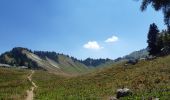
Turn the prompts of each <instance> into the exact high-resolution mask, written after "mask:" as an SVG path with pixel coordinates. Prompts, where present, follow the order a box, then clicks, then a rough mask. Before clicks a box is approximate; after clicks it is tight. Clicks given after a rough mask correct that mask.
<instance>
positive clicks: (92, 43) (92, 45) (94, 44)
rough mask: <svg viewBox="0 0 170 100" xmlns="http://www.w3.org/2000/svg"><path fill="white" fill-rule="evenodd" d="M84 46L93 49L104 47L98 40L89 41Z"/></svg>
mask: <svg viewBox="0 0 170 100" xmlns="http://www.w3.org/2000/svg"><path fill="white" fill-rule="evenodd" d="M83 47H84V48H86V49H93V50H99V49H102V48H103V47H101V46H100V45H99V44H98V43H97V41H89V42H88V43H86V44H85V45H84V46H83Z"/></svg>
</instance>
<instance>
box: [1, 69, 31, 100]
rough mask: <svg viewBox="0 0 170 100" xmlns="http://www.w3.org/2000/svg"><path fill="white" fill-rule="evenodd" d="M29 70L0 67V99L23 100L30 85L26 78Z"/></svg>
mask: <svg viewBox="0 0 170 100" xmlns="http://www.w3.org/2000/svg"><path fill="white" fill-rule="evenodd" d="M29 73H30V72H29V71H27V70H21V69H12V68H9V69H8V68H0V100H23V98H25V96H26V90H28V89H29V88H30V87H31V83H30V82H29V81H28V80H27V76H28V75H29Z"/></svg>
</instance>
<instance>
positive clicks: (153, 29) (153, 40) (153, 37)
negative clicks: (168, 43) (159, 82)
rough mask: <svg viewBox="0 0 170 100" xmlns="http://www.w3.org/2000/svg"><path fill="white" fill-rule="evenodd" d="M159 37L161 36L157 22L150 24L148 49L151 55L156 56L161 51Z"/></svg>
mask: <svg viewBox="0 0 170 100" xmlns="http://www.w3.org/2000/svg"><path fill="white" fill-rule="evenodd" d="M158 38H159V30H158V27H157V26H156V24H155V23H153V24H151V25H150V28H149V32H148V40H147V43H148V51H149V55H153V56H156V55H157V54H159V53H160V49H159V47H158V44H157V42H158Z"/></svg>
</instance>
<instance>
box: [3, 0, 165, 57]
mask: <svg viewBox="0 0 170 100" xmlns="http://www.w3.org/2000/svg"><path fill="white" fill-rule="evenodd" d="M140 1H141V0H140ZM140 1H138V2H137V1H135V0H0V53H3V52H5V51H9V50H11V49H12V48H13V47H26V48H29V49H32V50H41V51H55V52H57V53H64V54H68V55H70V56H73V57H77V58H78V59H85V58H87V57H91V58H111V59H115V58H117V57H121V56H124V55H127V54H129V53H131V52H133V51H136V50H140V49H143V48H146V47H147V43H146V40H147V33H148V29H149V25H150V24H152V23H153V22H154V23H156V24H157V26H158V27H159V29H160V30H162V29H164V28H165V25H164V22H163V15H162V12H161V11H160V12H155V11H154V10H153V9H152V8H151V7H148V9H147V10H146V11H145V12H141V11H140V4H141V2H140Z"/></svg>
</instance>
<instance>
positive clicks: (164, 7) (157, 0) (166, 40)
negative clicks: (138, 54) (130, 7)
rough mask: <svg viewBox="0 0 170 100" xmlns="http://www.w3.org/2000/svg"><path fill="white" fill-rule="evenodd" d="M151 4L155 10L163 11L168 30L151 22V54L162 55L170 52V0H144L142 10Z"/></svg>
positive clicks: (149, 40) (148, 41) (149, 47)
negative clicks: (161, 28) (159, 27)
mask: <svg viewBox="0 0 170 100" xmlns="http://www.w3.org/2000/svg"><path fill="white" fill-rule="evenodd" d="M148 5H151V6H152V7H153V8H154V10H156V11H160V10H161V11H162V12H163V15H164V23H165V25H166V26H167V29H166V30H162V31H161V32H160V30H159V29H158V27H157V25H156V24H155V23H153V24H151V25H150V27H149V32H148V40H147V43H148V51H149V55H153V56H162V55H168V54H170V0H142V4H141V10H142V11H144V10H146V9H147V7H148Z"/></svg>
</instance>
